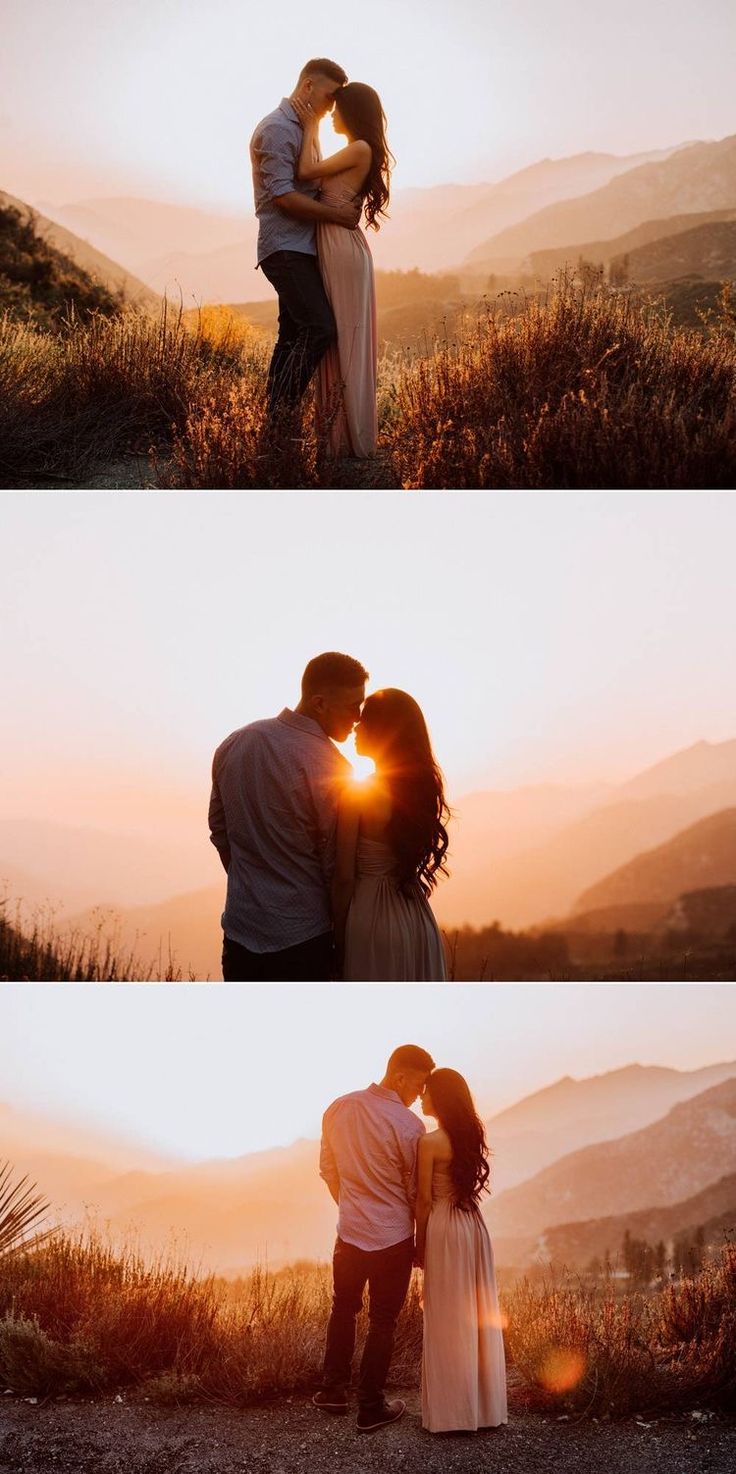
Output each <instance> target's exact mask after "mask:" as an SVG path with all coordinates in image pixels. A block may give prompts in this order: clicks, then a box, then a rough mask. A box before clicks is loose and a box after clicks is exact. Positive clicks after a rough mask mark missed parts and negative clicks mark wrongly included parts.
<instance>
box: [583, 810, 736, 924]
mask: <svg viewBox="0 0 736 1474" xmlns="http://www.w3.org/2000/svg"><path fill="white" fill-rule="evenodd" d="M734 883H736V808H728V809H723V810H722V811H720V812H719V813H715V814H711V815H710V816H709V817H708V818H706V819H702V820H700V822H699V823H697V824H692V825H690V826H689V827H688V828H687V829H684V830H682V831H681V832H680V833H678V834H676V835H675V836H674V838H672V839H670V840H668V841H667V842H666V843H665V844H661V845H658V846H657V847H656V848H654V849H651V850H647V851H645V852H644V853H643V854H640V855H637V856H636V857H635V858H634V859H633V860H630V861H629V862H628V863H627V864H626V865H622V866H620V867H619V868H618V869H617V870H614V871H613V873H612V874H610V875H607V876H606V877H605V878H604V879H603V880H601V881H599V882H598V884H596V885H594V886H591V887H590V888H589V889H588V890H586V891H584V892H583V894H582V895H581V896H580V897H579V898H578V901H577V903H576V905H575V907H574V912H578V911H580V912H585V911H591V910H595V909H597V908H600V907H607V906H625V905H629V904H631V903H633V902H635V903H636V904H638V905H641V904H642V903H649V904H653V903H668V904H670V905H674V903H675V902H676V900H677V898H678V897H679V896H681V895H682V894H683V893H684V892H687V891H694V890H702V889H705V888H711V887H718V886H726V885H732V884H734Z"/></svg>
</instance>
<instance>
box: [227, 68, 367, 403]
mask: <svg viewBox="0 0 736 1474" xmlns="http://www.w3.org/2000/svg"><path fill="white" fill-rule="evenodd" d="M346 82H347V75H346V73H345V72H344V71H343V69H342V67H339V66H338V65H337V63H336V62H334V61H329V60H328V59H327V58H326V57H318V58H316V59H315V60H313V61H308V62H307V63H306V66H304V67H302V70H301V73H300V76H299V81H298V82H297V85H296V87H295V89H294V91H293V92H292V94H291V97H284V98H283V99H282V101H281V103H280V104H279V106H278V107H277V108H276V109H275V111H274V112H272V113H269V114H268V117H266V118H264V119H263V120H262V122H260V123H259V124H258V127H257V128H256V130H255V132H254V134H253V137H252V139H251V143H250V156H251V165H252V168H253V192H254V195H255V206H256V215H257V216H258V266H260V268H261V271H262V272H263V274H264V276H266V277H267V278H268V280H269V281H270V283H271V285H272V286H273V287H275V289H276V292H277V295H278V299H279V333H278V339H277V342H276V347H275V348H274V351H273V357H272V359H271V366H270V369H269V373H268V407H269V414H270V416H273V415H274V414H275V413H276V412H277V411H278V410H279V409H280V408H281V407H282V406H291V407H293V406H296V405H297V404H298V402H299V400H300V399H301V397H302V395H303V393H304V391H305V389H306V387H307V385H308V383H309V381H310V379H311V377H312V375H313V373H314V371H315V369H316V367H317V364H318V363H319V361H320V359H321V358H322V357H323V356H324V354H325V353H326V352H327V349H328V348H329V347H330V346H331V344H333V343H334V342H335V341H336V337H337V329H336V326H335V318H334V315H333V311H332V308H331V306H330V304H329V301H328V300H327V294H326V292H325V289H324V286H323V284H322V277H321V276H320V270H319V265H318V262H317V240H316V230H315V227H316V225H317V223H318V221H320V220H325V221H329V222H330V223H331V224H333V225H343V226H345V228H346V229H347V230H354V229H355V228H356V227H357V225H358V222H359V219H360V213H361V206H360V203H359V202H356V203H355V205H349V206H346V207H342V208H340V209H333V208H332V207H330V206H327V205H322V204H320V202H319V200H318V199H317V195H318V194H319V182H318V181H315V180H311V181H302V182H300V181H299V180H298V179H297V170H298V165H299V155H300V153H301V147H302V140H303V137H304V133H303V129H302V126H301V123H300V122H299V117H298V114H297V113H296V111H295V109H294V105H293V102H294V99H295V98H298V99H300V100H301V101H302V102H304V103H305V104H306V105H307V107H309V108H310V110H311V111H312V112H313V113H314V115H315V116H316V117H317V118H323V117H325V115H326V114H327V113H328V112H331V111H332V108H333V106H334V102H335V97H336V96H337V93H338V92H339V90H340V88H341V87H343V86H344V85H345V83H346Z"/></svg>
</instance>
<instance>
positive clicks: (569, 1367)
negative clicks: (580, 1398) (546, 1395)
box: [537, 1346, 587, 1392]
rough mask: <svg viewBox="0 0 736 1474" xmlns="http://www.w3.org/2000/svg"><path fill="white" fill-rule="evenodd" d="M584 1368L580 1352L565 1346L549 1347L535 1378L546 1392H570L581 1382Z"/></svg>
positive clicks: (585, 1363) (584, 1363)
mask: <svg viewBox="0 0 736 1474" xmlns="http://www.w3.org/2000/svg"><path fill="white" fill-rule="evenodd" d="M586 1367H587V1362H586V1360H585V1357H584V1356H583V1354H582V1352H581V1351H574V1350H572V1349H571V1348H570V1347H567V1346H551V1347H550V1349H549V1350H548V1351H547V1352H546V1353H545V1355H544V1358H543V1360H542V1363H541V1365H540V1367H539V1371H538V1373H537V1377H538V1380H539V1381H540V1382H541V1384H542V1386H543V1387H544V1388H545V1389H546V1391H547V1392H571V1391H572V1389H573V1387H577V1386H578V1385H579V1383H580V1382H582V1380H583V1377H584V1376H585V1371H586Z"/></svg>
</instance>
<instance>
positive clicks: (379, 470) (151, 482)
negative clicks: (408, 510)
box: [79, 453, 396, 491]
mask: <svg viewBox="0 0 736 1474" xmlns="http://www.w3.org/2000/svg"><path fill="white" fill-rule="evenodd" d="M331 480H332V482H333V483H334V485H333V489H334V490H335V491H395V490H396V486H395V484H394V482H393V481H392V479H391V466H390V461H389V457H388V455H386V454H385V453H379V454H378V455H377V456H374V457H372V459H371V460H369V461H364V460H354V459H352V458H351V459H347V460H342V461H340V462H339V463H338V464H337V466H336V467H335V469H334V471H333V472H332V475H331ZM158 486H159V480H158V477H157V475H156V470H155V468H154V466H153V465H152V463H151V461H150V460H149V459H148V457H147V456H140V455H138V456H136V455H130V456H124V457H121V458H120V459H119V460H117V461H110V462H109V463H108V464H106V465H102V466H98V467H97V468H96V469H95V471H94V472H92V473H90V474H89V475H88V476H87V477H86V478H85V479H84V480H82V481H81V482H80V483H79V489H80V490H83V491H153V490H155V489H156V488H157V487H158Z"/></svg>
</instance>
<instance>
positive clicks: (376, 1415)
mask: <svg viewBox="0 0 736 1474" xmlns="http://www.w3.org/2000/svg"><path fill="white" fill-rule="evenodd" d="M405 1412H406V1403H405V1402H402V1400H401V1398H398V1399H397V1401H396V1402H384V1403H382V1404H381V1406H380V1407H377V1408H376V1407H362V1408H361V1409H360V1412H359V1413H358V1423H357V1427H358V1432H359V1433H372V1432H373V1430H374V1428H385V1427H386V1426H387V1424H388V1423H398V1421H399V1418H403V1416H404V1413H405Z"/></svg>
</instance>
